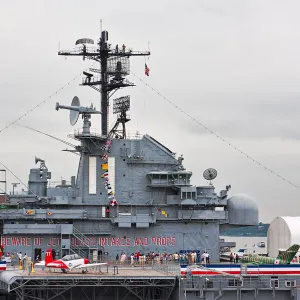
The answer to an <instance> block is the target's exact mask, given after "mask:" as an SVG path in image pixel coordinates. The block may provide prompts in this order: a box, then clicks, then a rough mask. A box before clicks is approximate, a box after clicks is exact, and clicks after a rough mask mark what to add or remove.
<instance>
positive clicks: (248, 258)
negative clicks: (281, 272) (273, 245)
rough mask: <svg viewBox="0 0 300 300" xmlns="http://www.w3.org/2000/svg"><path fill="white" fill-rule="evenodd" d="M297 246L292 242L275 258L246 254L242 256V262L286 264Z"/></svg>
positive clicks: (296, 249)
mask: <svg viewBox="0 0 300 300" xmlns="http://www.w3.org/2000/svg"><path fill="white" fill-rule="evenodd" d="M299 248H300V246H299V245H297V244H294V245H292V246H291V247H290V248H288V249H287V250H286V251H282V252H281V253H280V254H279V255H278V256H277V257H276V258H275V257H265V256H260V255H258V254H247V255H244V256H243V258H242V263H249V264H258V265H261V264H275V265H286V264H289V263H290V262H291V261H292V260H293V258H294V257H295V255H296V253H297V252H298V250H299Z"/></svg>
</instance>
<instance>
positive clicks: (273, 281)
mask: <svg viewBox="0 0 300 300" xmlns="http://www.w3.org/2000/svg"><path fill="white" fill-rule="evenodd" d="M270 288H279V279H271V280H270Z"/></svg>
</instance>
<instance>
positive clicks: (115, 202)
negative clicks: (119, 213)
mask: <svg viewBox="0 0 300 300" xmlns="http://www.w3.org/2000/svg"><path fill="white" fill-rule="evenodd" d="M109 204H110V205H111V206H117V205H118V202H117V200H116V199H112V200H110V201H109Z"/></svg>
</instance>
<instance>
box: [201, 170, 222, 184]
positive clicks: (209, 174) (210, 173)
mask: <svg viewBox="0 0 300 300" xmlns="http://www.w3.org/2000/svg"><path fill="white" fill-rule="evenodd" d="M217 175H218V172H217V170H215V169H213V168H209V169H206V170H205V171H204V172H203V177H204V178H205V179H206V180H209V181H211V180H213V179H215V178H216V177H217Z"/></svg>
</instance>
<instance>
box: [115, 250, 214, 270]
mask: <svg viewBox="0 0 300 300" xmlns="http://www.w3.org/2000/svg"><path fill="white" fill-rule="evenodd" d="M154 262H155V263H161V264H163V263H166V262H175V263H179V262H180V263H186V264H189V265H191V264H195V263H198V262H201V263H203V264H209V263H210V255H209V253H207V252H206V251H203V252H202V254H201V255H200V253H199V252H198V253H197V252H196V251H187V252H182V253H178V252H175V253H171V254H168V253H167V252H166V251H164V252H162V253H160V252H156V253H155V252H148V253H143V252H142V251H137V252H136V253H131V254H129V255H127V254H126V253H125V252H122V253H121V255H119V254H117V255H116V263H117V264H120V265H124V264H129V263H130V264H131V266H133V267H134V266H138V265H144V264H153V263H154Z"/></svg>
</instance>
